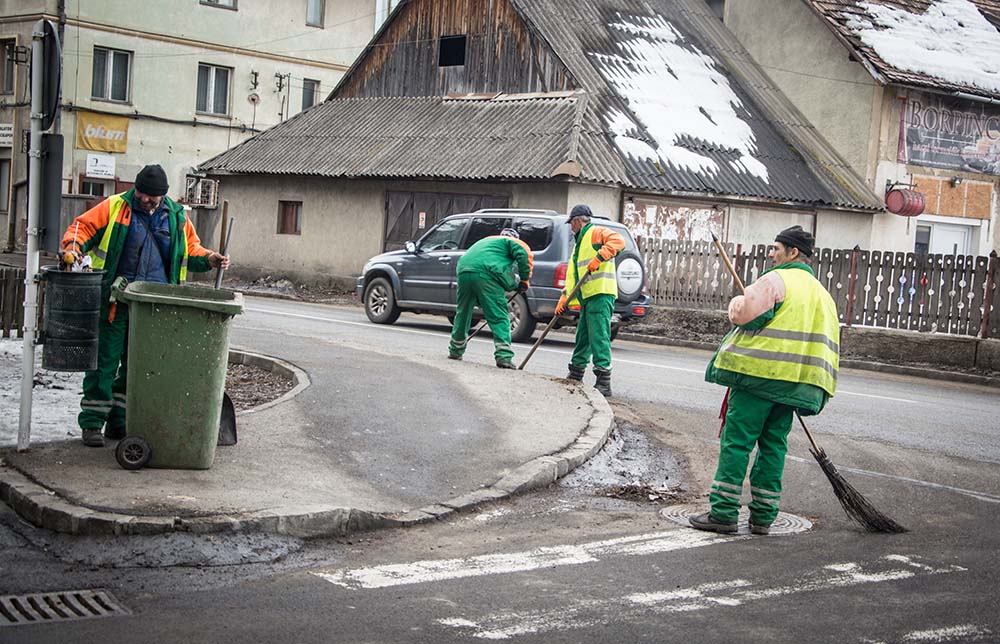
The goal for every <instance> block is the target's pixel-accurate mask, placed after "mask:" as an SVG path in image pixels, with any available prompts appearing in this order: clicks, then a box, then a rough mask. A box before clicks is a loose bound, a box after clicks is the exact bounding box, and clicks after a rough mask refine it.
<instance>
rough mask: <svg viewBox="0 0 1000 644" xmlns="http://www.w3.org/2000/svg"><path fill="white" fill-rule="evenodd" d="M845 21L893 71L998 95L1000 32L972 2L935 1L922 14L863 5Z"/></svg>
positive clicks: (859, 4)
mask: <svg viewBox="0 0 1000 644" xmlns="http://www.w3.org/2000/svg"><path fill="white" fill-rule="evenodd" d="M858 7H859V8H861V9H863V10H864V11H865V12H867V14H868V18H867V19H866V18H863V17H853V18H851V19H849V20H848V21H847V27H848V28H849V29H851V30H852V31H853V32H854V33H855V34H857V36H858V37H859V38H861V40H862V42H864V43H865V44H866V45H868V46H869V47H871V48H872V49H874V50H875V52H876V53H877V54H878V55H879V56H880V57H881V58H882V60H884V61H885V62H887V63H889V64H890V65H892V66H893V67H895V68H897V69H900V70H904V71H909V72H916V73H919V74H927V75H928V76H933V77H934V78H938V79H941V80H943V81H947V82H949V83H953V84H956V85H967V86H971V87H978V88H981V89H984V90H988V91H991V92H997V93H1000V32H997V29H996V28H995V27H994V26H993V25H992V24H990V22H989V21H988V20H986V18H985V17H983V15H982V14H981V13H979V10H978V9H977V8H976V5H974V4H973V3H971V2H969V0H937V1H936V2H933V3H932V4H931V5H930V6H929V7H927V10H926V11H925V12H924V13H910V12H909V11H906V10H904V9H899V8H896V7H893V6H888V5H884V4H881V3H875V2H860V3H858Z"/></svg>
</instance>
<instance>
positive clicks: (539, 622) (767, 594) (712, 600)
mask: <svg viewBox="0 0 1000 644" xmlns="http://www.w3.org/2000/svg"><path fill="white" fill-rule="evenodd" d="M965 570H966V569H965V568H962V567H961V566H953V565H951V566H948V565H946V566H931V565H927V564H924V563H921V562H919V561H916V560H914V559H913V558H912V557H908V556H904V555H890V556H889V557H883V558H881V559H879V560H875V561H873V562H869V563H866V564H861V563H856V562H848V563H843V564H833V565H828V566H823V567H822V568H820V569H818V570H817V571H815V572H812V573H810V574H807V575H806V576H805V577H804V578H803V579H802V580H801V581H798V582H796V583H794V584H789V585H784V586H772V587H757V586H755V585H754V584H753V582H750V581H748V580H746V579H733V580H728V581H722V582H713V583H705V584H699V585H697V586H694V587H691V588H683V589H677V588H673V589H670V590H664V591H659V592H646V593H631V594H627V595H624V596H622V597H614V598H610V599H600V600H575V601H573V602H571V603H570V604H569V605H566V606H559V607H556V608H546V609H540V610H535V611H528V612H524V611H519V612H503V611H500V612H495V613H492V614H489V615H485V616H483V617H481V618H480V619H478V620H475V619H469V618H468V617H462V618H444V619H439V620H437V621H438V623H439V624H441V625H442V626H446V627H449V628H454V629H458V630H461V631H462V632H463V635H466V636H470V635H471V636H472V637H476V638H479V639H488V640H500V639H510V638H512V637H516V636H519V635H528V634H538V633H547V632H552V631H567V630H578V629H583V628H588V627H592V626H597V625H602V626H603V625H607V624H611V623H623V622H641V621H647V620H648V619H649V616H650V615H651V614H654V615H662V614H666V613H678V612H690V611H699V610H707V609H713V608H720V607H721V608H727V607H735V606H740V605H742V604H746V603H749V602H754V601H759V600H765V599H773V598H775V597H782V596H786V595H795V594H800V593H808V592H822V591H828V590H833V589H838V588H848V587H852V586H859V585H862V584H876V583H884V582H888V581H897V580H901V579H909V578H912V577H917V576H923V575H939V574H950V573H955V572H964V571H965ZM913 641H921V640H913ZM923 641H932V640H923Z"/></svg>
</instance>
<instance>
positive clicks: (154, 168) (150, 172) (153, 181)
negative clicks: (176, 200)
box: [135, 165, 170, 197]
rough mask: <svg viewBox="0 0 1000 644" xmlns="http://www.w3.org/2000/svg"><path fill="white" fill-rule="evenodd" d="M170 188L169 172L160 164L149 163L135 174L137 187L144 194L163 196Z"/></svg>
mask: <svg viewBox="0 0 1000 644" xmlns="http://www.w3.org/2000/svg"><path fill="white" fill-rule="evenodd" d="M169 188H170V185H169V184H168V183H167V173H166V172H164V171H163V168H161V167H160V166H159V165H147V166H146V167H145V168H143V169H142V170H139V174H137V175H135V189H136V190H138V191H139V192H141V193H142V194H144V195H149V196H150V197H162V196H163V195H165V194H167V190H168V189H169Z"/></svg>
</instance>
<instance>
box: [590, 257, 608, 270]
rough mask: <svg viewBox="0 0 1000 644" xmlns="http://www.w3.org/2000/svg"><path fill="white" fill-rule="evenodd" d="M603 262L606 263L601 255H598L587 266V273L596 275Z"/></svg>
mask: <svg viewBox="0 0 1000 644" xmlns="http://www.w3.org/2000/svg"><path fill="white" fill-rule="evenodd" d="M603 262H604V260H603V259H601V256H600V255H598V256H597V257H595V258H594V259H592V260H590V263H589V264H587V272H588V273H596V272H597V269H598V268H600V267H601V264H602V263H603Z"/></svg>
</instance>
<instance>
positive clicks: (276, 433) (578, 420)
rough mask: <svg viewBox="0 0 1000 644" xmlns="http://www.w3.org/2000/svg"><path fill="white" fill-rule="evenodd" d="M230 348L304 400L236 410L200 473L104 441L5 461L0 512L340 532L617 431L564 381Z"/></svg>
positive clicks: (487, 496) (56, 525)
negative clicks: (123, 455)
mask: <svg viewBox="0 0 1000 644" xmlns="http://www.w3.org/2000/svg"><path fill="white" fill-rule="evenodd" d="M240 340H241V342H244V343H245V344H248V345H249V346H253V347H265V348H266V351H267V352H268V353H269V354H270V355H272V356H275V357H279V358H278V367H277V368H279V369H281V368H285V369H292V370H294V371H296V372H297V373H298V374H299V379H300V387H299V388H298V389H297V391H293V392H290V393H291V394H292V395H290V396H289V397H288V399H287V400H283V401H281V402H279V403H278V404H271V405H265V406H263V407H262V408H258V409H256V410H251V411H248V412H244V413H241V414H240V415H239V416H238V419H237V423H238V429H239V443H238V444H237V445H235V446H232V447H219V448H218V449H217V450H216V454H215V462H214V465H213V467H212V468H211V469H209V470H201V471H196V470H166V469H143V470H138V471H126V470H124V469H122V468H120V467H119V466H118V464H117V462H116V461H115V458H114V453H113V444H109V445H108V446H106V447H105V448H104V449H95V448H88V447H85V446H84V445H83V444H82V443H81V442H80V440H79V439H74V440H71V441H65V442H58V443H49V444H43V445H40V446H37V447H33V448H32V449H31V450H29V451H27V452H24V453H17V452H16V451H14V450H13V448H11V449H8V450H4V451H2V452H0V459H2V460H0V500H3V501H4V502H6V503H8V504H9V505H11V506H12V507H13V508H14V509H15V510H16V511H17V512H18V513H19V514H20V515H21V516H22V517H23V518H25V519H26V520H28V521H30V522H31V523H33V524H35V525H38V526H41V527H45V528H48V529H50V530H54V531H58V532H64V533H73V534H155V533H163V532H170V531H192V532H220V531H261V532H273V533H280V534H287V535H292V536H299V537H310V536H320V535H343V534H347V533H350V532H353V531H358V530H367V529H372V528H376V527H384V526H401V525H407V524H412V523H417V522H422V521H428V520H432V519H434V518H436V517H440V516H442V515H445V514H448V513H450V512H453V511H455V510H457V509H461V508H465V507H469V506H472V505H475V504H477V503H481V502H483V501H489V500H495V499H499V498H503V497H506V496H509V495H511V494H516V493H518V492H522V491H525V490H528V489H531V488H534V487H539V486H544V485H547V484H549V483H551V482H552V481H554V480H555V479H556V478H557V477H559V476H562V475H564V474H565V473H566V472H567V471H569V470H571V469H573V468H574V467H576V466H578V465H579V464H580V463H582V462H583V461H584V460H586V459H587V458H589V457H590V456H591V455H593V454H594V453H595V452H596V451H597V450H599V449H600V448H601V447H602V446H603V444H604V442H605V440H606V439H607V436H608V434H609V432H610V430H611V426H612V422H613V416H612V413H611V409H610V407H609V405H608V404H607V402H606V401H605V400H604V398H603V397H602V396H601V395H600V394H598V393H597V392H596V391H595V390H594V389H592V388H591V387H586V386H579V385H577V384H572V383H569V382H568V381H564V380H559V379H551V378H545V377H541V376H537V375H532V374H529V373H525V372H518V371H505V370H500V369H496V368H489V367H485V366H482V365H477V364H472V363H462V362H452V361H449V360H447V359H434V358H422V357H413V356H402V355H396V354H393V353H391V352H388V351H386V352H378V351H373V350H371V349H364V350H362V349H358V348H352V347H349V346H345V345H344V344H341V343H332V342H316V341H313V340H312V339H310V338H303V337H298V336H286V335H275V334H267V333H265V332H264V331H250V332H241V334H240ZM261 364H264V365H267V364H270V361H269V360H264V361H263V362H261ZM281 365H284V366H283V367H282V366H281ZM152 448H153V449H154V450H155V449H156V446H155V445H153V446H152Z"/></svg>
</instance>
